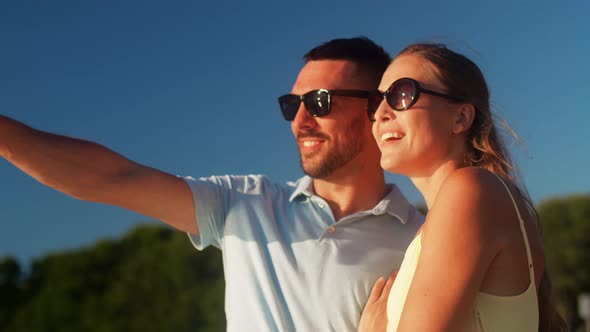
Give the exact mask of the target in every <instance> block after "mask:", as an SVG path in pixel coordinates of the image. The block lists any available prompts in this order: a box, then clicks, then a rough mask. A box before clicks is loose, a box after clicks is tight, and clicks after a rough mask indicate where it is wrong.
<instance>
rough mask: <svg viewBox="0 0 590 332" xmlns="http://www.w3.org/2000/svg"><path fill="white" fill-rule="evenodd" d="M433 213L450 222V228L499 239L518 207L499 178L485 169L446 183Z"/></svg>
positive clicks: (459, 172) (469, 169)
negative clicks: (503, 225)
mask: <svg viewBox="0 0 590 332" xmlns="http://www.w3.org/2000/svg"><path fill="white" fill-rule="evenodd" d="M430 213H431V214H432V217H433V219H435V218H434V217H436V219H441V220H443V219H444V220H447V225H446V226H447V227H449V226H450V227H457V228H458V229H461V230H462V231H463V232H469V231H471V232H475V233H478V234H479V235H480V236H481V237H482V238H495V237H496V235H498V234H501V233H502V232H504V231H505V229H504V227H502V223H504V222H507V221H509V220H510V219H511V218H510V217H509V216H512V215H513V214H514V207H513V204H512V202H511V200H510V197H509V195H508V192H507V191H506V188H505V187H504V185H503V184H502V182H500V180H499V179H498V177H497V176H496V175H495V174H493V173H492V172H490V171H488V170H486V169H483V168H478V167H465V168H461V169H459V170H456V171H455V172H453V173H452V174H450V175H449V176H448V177H447V178H446V179H445V180H444V182H443V183H442V184H441V187H440V189H439V191H438V194H437V196H436V199H435V202H434V204H433V207H432V209H431V211H430Z"/></svg>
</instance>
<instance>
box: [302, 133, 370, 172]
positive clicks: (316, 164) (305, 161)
mask: <svg viewBox="0 0 590 332" xmlns="http://www.w3.org/2000/svg"><path fill="white" fill-rule="evenodd" d="M360 128H361V126H359V125H354V124H353V125H351V127H350V128H349V130H348V133H349V135H351V139H350V140H349V142H348V145H347V146H342V145H340V146H333V147H331V149H330V150H329V151H327V152H325V153H323V154H321V153H322V152H323V151H318V153H314V154H312V155H311V156H309V157H304V156H302V155H301V152H300V153H299V157H300V163H301V169H303V172H304V173H305V174H307V175H309V176H310V177H312V178H314V179H324V178H326V177H329V176H330V175H332V174H333V173H334V171H336V170H338V169H340V168H341V167H342V166H344V165H346V164H347V163H348V162H350V161H351V160H352V159H354V158H355V157H356V156H358V155H359V153H360V152H361V150H362V143H361V134H360ZM301 136H308V137H309V136H312V137H313V136H319V135H312V134H308V135H301ZM322 138H325V139H326V141H329V138H327V137H325V136H322Z"/></svg>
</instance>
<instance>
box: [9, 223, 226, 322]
mask: <svg viewBox="0 0 590 332" xmlns="http://www.w3.org/2000/svg"><path fill="white" fill-rule="evenodd" d="M21 298H22V299H24V300H23V301H21V303H20V304H21V305H20V306H18V307H17V308H15V309H14V310H13V311H12V317H11V319H10V320H9V321H8V322H7V323H6V322H4V323H3V322H0V331H11V332H16V331H49V332H51V331H60V332H67V331H148V332H149V331H222V330H224V329H225V316H224V309H223V303H224V281H223V271H222V262H221V255H220V252H219V250H216V249H212V250H205V251H204V252H197V251H195V249H194V248H192V246H191V245H190V243H189V241H188V239H187V237H186V235H185V234H183V233H180V232H177V231H173V230H171V229H168V228H165V227H163V226H159V225H158V226H155V225H145V226H140V227H137V228H135V229H134V230H132V231H131V232H130V233H128V234H127V235H126V236H125V237H124V238H123V239H121V240H118V241H114V240H103V241H100V242H98V243H96V244H95V245H94V246H92V247H90V248H85V249H82V250H77V251H69V252H64V253H59V254H54V255H50V256H46V257H43V258H41V259H39V260H37V261H36V262H34V263H33V265H32V267H31V273H30V275H29V276H28V277H27V278H25V280H24V283H23V288H22V296H21Z"/></svg>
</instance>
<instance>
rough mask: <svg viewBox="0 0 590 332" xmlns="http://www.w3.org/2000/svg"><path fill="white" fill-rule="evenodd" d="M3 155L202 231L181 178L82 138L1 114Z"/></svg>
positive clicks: (34, 172) (86, 194)
mask: <svg viewBox="0 0 590 332" xmlns="http://www.w3.org/2000/svg"><path fill="white" fill-rule="evenodd" d="M0 156H1V157H3V158H5V159H6V160H8V161H9V162H11V163H12V164H14V165H15V166H16V167H18V168H19V169H21V170H22V171H24V172H25V173H27V174H29V175H30V176H32V177H33V178H35V179H36V180H38V181H39V182H41V183H43V184H45V185H47V186H49V187H51V188H54V189H56V190H59V191H61V192H63V193H65V194H67V195H69V196H72V197H74V198H77V199H81V200H85V201H92V202H100V203H105V204H110V205H116V206H120V207H122V208H125V209H128V210H132V211H135V212H137V213H140V214H143V215H146V216H149V217H152V218H155V219H158V220H161V221H163V222H165V223H167V224H169V225H170V226H172V227H175V228H177V229H179V230H182V231H186V232H189V233H193V234H198V227H197V222H196V220H195V218H196V217H195V211H194V206H193V199H192V194H191V192H190V189H189V187H188V185H187V184H186V183H185V182H184V181H183V180H182V179H180V178H178V177H176V176H173V175H170V174H167V173H164V172H161V171H159V170H156V169H153V168H150V167H146V166H143V165H140V164H138V163H135V162H133V161H131V160H129V159H127V158H125V157H123V156H121V155H120V154H118V153H116V152H114V151H112V150H109V149H108V148H106V147H104V146H102V145H99V144H96V143H93V142H90V141H85V140H81V139H75V138H70V137H65V136H61V135H55V134H51V133H47V132H43V131H40V130H36V129H33V128H31V127H29V126H26V125H24V124H22V123H20V122H18V121H15V120H12V119H10V118H7V117H5V116H2V115H0Z"/></svg>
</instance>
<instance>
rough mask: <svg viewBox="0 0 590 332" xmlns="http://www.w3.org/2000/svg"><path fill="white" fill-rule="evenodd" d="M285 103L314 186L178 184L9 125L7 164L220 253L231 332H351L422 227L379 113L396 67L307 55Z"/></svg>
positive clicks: (359, 57)
mask: <svg viewBox="0 0 590 332" xmlns="http://www.w3.org/2000/svg"><path fill="white" fill-rule="evenodd" d="M304 58H305V65H304V67H303V68H302V69H301V71H300V73H299V76H298V77H297V80H296V82H295V84H294V86H293V89H292V93H291V94H288V95H285V96H282V97H280V98H279V103H280V106H281V110H282V112H283V116H284V117H285V119H287V120H289V121H291V128H292V131H293V134H294V136H295V139H296V141H297V145H298V148H299V153H300V156H301V166H302V168H303V170H304V172H305V173H306V174H307V176H305V177H303V178H301V179H299V180H298V181H297V182H294V183H287V184H276V183H273V182H271V181H270V180H269V179H268V178H266V177H264V176H259V175H248V176H221V177H209V178H200V179H193V178H185V179H182V178H179V177H176V176H172V175H169V174H166V173H163V172H160V171H158V170H155V169H152V168H149V167H146V166H143V165H139V164H137V163H135V162H133V161H130V160H128V159H126V158H124V157H122V156H120V155H118V154H116V153H115V152H113V151H110V150H108V149H107V148H105V147H102V146H100V145H97V144H95V143H92V142H88V141H82V140H77V139H72V138H67V137H63V136H58V135H53V134H50V133H46V132H41V131H38V130H34V129H32V128H29V127H27V126H25V125H23V124H21V123H18V122H16V121H14V120H11V119H8V118H6V117H1V116H0V155H1V156H3V157H4V158H6V159H7V160H9V161H10V162H12V163H13V164H15V165H16V166H17V167H19V168H20V169H22V170H23V171H25V172H27V173H28V174H30V175H31V176H33V177H34V178H36V179H37V180H39V181H40V182H42V183H44V184H46V185H48V186H50V187H53V188H55V189H57V190H60V191H62V192H64V193H66V194H69V195H71V196H73V197H76V198H79V199H83V200H88V201H96V202H102V203H107V204H112V205H117V206H120V207H123V208H126V209H129V210H133V211H136V212H138V213H141V214H144V215H147V216H151V217H153V218H156V219H159V220H161V221H163V222H165V223H168V224H170V225H172V226H173V227H175V228H177V229H179V230H182V231H185V232H187V233H189V236H190V238H191V240H192V242H193V244H194V245H195V246H196V247H197V248H198V249H202V248H204V247H206V246H208V245H214V246H216V247H219V248H221V249H222V251H223V259H224V268H225V276H226V315H227V319H228V324H227V329H228V330H229V331H295V330H297V331H354V330H356V327H357V325H358V320H359V318H360V314H361V311H362V309H363V307H364V305H365V302H366V300H367V297H368V294H369V292H370V290H371V288H372V286H373V283H374V282H375V280H376V279H377V278H379V277H380V276H386V275H388V274H389V273H391V271H392V270H394V269H397V268H398V267H399V265H400V263H401V260H402V258H403V255H404V252H405V249H406V247H407V245H408V244H409V243H410V241H411V239H412V238H413V236H414V234H415V233H416V231H417V229H418V228H419V227H420V225H421V224H422V221H423V217H422V216H421V215H420V214H419V213H417V212H416V210H415V209H414V207H413V206H411V205H410V204H409V203H408V202H407V200H406V199H405V198H404V197H403V195H402V194H401V193H400V191H399V190H398V189H397V188H396V187H395V186H393V185H386V184H385V180H384V175H383V171H382V169H381V167H380V165H379V159H380V154H379V150H378V148H377V145H376V143H375V142H374V140H373V138H372V134H371V122H370V120H369V117H368V113H367V112H368V108H369V107H375V106H374V104H375V99H374V96H375V94H374V93H373V92H374V91H375V89H376V88H377V86H378V84H379V81H380V79H381V75H382V73H383V71H384V70H385V68H386V67H387V65H388V64H389V60H390V58H389V55H388V54H387V53H386V52H385V51H384V50H383V49H382V48H381V47H379V46H378V45H376V44H375V43H373V42H372V41H370V40H369V39H367V38H352V39H335V40H332V41H329V42H327V43H325V44H322V45H320V46H318V47H316V48H314V49H313V50H311V51H310V52H308V53H307V54H306V55H305V57H304Z"/></svg>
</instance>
